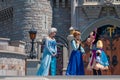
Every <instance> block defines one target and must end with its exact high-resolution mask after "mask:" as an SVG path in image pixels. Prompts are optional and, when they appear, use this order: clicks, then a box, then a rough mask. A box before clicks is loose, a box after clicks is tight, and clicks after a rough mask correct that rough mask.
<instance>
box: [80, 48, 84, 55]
mask: <svg viewBox="0 0 120 80" xmlns="http://www.w3.org/2000/svg"><path fill="white" fill-rule="evenodd" d="M80 50H81V52H82V54H85V50H84V48H83V47H82V46H81V47H80Z"/></svg>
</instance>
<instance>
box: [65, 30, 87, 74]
mask: <svg viewBox="0 0 120 80" xmlns="http://www.w3.org/2000/svg"><path fill="white" fill-rule="evenodd" d="M73 36H74V39H73V40H72V41H71V46H72V49H73V50H72V53H71V56H70V59H69V63H68V66H67V71H66V75H84V64H83V59H82V55H83V54H84V53H85V51H84V49H83V47H82V45H81V44H82V43H81V40H80V32H79V31H74V33H73Z"/></svg>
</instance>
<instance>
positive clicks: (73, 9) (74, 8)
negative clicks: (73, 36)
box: [71, 0, 78, 29]
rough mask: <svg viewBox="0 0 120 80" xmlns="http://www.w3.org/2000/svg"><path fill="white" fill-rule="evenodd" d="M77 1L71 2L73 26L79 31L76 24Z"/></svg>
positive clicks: (72, 0)
mask: <svg viewBox="0 0 120 80" xmlns="http://www.w3.org/2000/svg"><path fill="white" fill-rule="evenodd" d="M77 5H78V4H77V2H76V0H71V26H73V27H74V28H75V29H77V24H76V21H77V20H76V6H77Z"/></svg>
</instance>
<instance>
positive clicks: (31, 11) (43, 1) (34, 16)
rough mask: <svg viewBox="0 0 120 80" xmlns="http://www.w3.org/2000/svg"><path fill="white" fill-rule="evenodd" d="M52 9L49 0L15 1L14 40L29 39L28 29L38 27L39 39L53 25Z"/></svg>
mask: <svg viewBox="0 0 120 80" xmlns="http://www.w3.org/2000/svg"><path fill="white" fill-rule="evenodd" d="M51 21H52V9H51V3H50V1H48V0H14V1H13V25H14V27H13V32H12V39H13V40H23V41H26V40H29V34H28V31H29V30H30V29H31V28H32V27H34V28H35V29H37V39H41V38H42V37H43V36H45V35H46V34H47V30H48V29H49V28H50V27H51V23H52V22H51Z"/></svg>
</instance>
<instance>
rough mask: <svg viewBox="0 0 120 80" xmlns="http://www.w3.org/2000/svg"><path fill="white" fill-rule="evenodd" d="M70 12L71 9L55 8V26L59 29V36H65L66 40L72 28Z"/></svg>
mask: <svg viewBox="0 0 120 80" xmlns="http://www.w3.org/2000/svg"><path fill="white" fill-rule="evenodd" d="M70 12H71V8H70V7H54V8H53V26H54V27H56V28H57V29H58V33H57V35H60V36H63V37H64V38H65V39H66V37H67V36H68V34H69V28H70V26H71V13H70Z"/></svg>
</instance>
